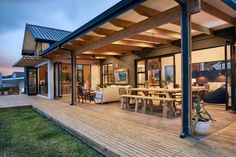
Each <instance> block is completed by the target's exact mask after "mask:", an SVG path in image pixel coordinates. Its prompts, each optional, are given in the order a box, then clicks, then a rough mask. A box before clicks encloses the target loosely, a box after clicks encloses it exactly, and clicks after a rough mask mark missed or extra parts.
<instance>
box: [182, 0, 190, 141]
mask: <svg viewBox="0 0 236 157" xmlns="http://www.w3.org/2000/svg"><path fill="white" fill-rule="evenodd" d="M189 2H190V1H187V0H182V3H180V5H181V11H182V17H181V36H182V37H181V50H182V96H183V97H182V133H181V134H180V137H181V138H184V137H186V136H189V134H190V128H191V108H192V107H191V106H192V82H191V81H192V58H191V53H192V52H191V44H192V40H191V14H190V12H189V8H188V6H189Z"/></svg>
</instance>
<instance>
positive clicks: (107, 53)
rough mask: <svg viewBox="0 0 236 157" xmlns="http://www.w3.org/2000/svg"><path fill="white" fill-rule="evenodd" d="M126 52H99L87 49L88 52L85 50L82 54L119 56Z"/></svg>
mask: <svg viewBox="0 0 236 157" xmlns="http://www.w3.org/2000/svg"><path fill="white" fill-rule="evenodd" d="M124 53H126V52H123V53H118V52H98V51H96V50H93V51H86V52H83V53H82V54H84V55H91V54H92V55H96V54H97V55H106V56H119V55H122V54H124Z"/></svg>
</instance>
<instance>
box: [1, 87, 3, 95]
mask: <svg viewBox="0 0 236 157" xmlns="http://www.w3.org/2000/svg"><path fill="white" fill-rule="evenodd" d="M0 95H3V87H2V86H0Z"/></svg>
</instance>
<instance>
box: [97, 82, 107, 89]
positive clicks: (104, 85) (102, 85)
mask: <svg viewBox="0 0 236 157" xmlns="http://www.w3.org/2000/svg"><path fill="white" fill-rule="evenodd" d="M97 87H98V88H106V87H107V84H106V83H105V84H102V83H101V84H97Z"/></svg>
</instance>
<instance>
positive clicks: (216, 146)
mask: <svg viewBox="0 0 236 157" xmlns="http://www.w3.org/2000/svg"><path fill="white" fill-rule="evenodd" d="M19 99H22V100H19V101H17V103H18V104H19V103H20V102H21V101H22V103H28V104H32V105H33V107H34V108H35V110H37V111H39V112H40V113H42V114H44V115H45V116H48V117H50V118H51V119H52V120H54V121H55V122H57V123H60V125H63V127H65V129H67V130H69V131H70V132H73V133H75V134H76V135H77V136H78V138H80V139H82V140H83V141H85V142H87V143H88V144H89V145H90V146H91V147H93V148H95V149H96V150H98V151H100V152H101V153H103V154H104V155H106V156H132V157H133V156H147V157H150V156H162V157H163V156H166V157H168V156H179V157H180V156H181V157H182V156H189V157H190V156H191V157H192V156H196V157H199V156H201V157H203V156H214V157H218V156H219V157H222V156H234V155H235V153H236V123H233V124H231V125H229V126H228V127H226V128H224V129H221V130H220V131H218V132H216V133H213V134H211V135H210V136H208V137H207V138H205V139H202V140H200V141H199V140H195V139H192V138H186V139H180V138H179V136H178V135H177V134H174V133H171V132H167V131H164V130H161V129H158V128H154V127H150V126H147V125H143V124H140V123H136V122H133V121H129V120H125V119H122V118H119V117H117V116H112V115H107V114H103V113H98V112H95V111H93V110H89V109H86V108H82V107H79V106H70V105H68V104H67V103H64V102H61V101H57V100H46V99H43V98H40V97H27V96H25V97H24V98H19ZM16 100H17V98H15V101H16ZM1 103H2V101H1V98H0V105H1ZM8 103H14V101H13V100H9V101H8Z"/></svg>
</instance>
